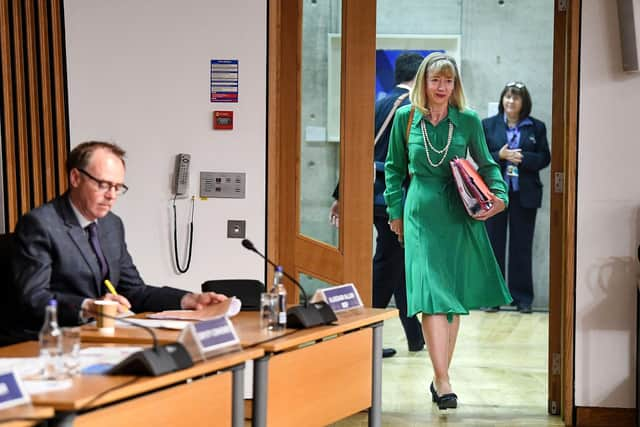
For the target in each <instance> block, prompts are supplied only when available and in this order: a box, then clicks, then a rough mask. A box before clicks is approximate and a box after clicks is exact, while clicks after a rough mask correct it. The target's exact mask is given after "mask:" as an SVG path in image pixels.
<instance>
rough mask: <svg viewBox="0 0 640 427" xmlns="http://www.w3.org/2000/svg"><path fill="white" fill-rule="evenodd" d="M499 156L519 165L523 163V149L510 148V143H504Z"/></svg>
mask: <svg viewBox="0 0 640 427" xmlns="http://www.w3.org/2000/svg"><path fill="white" fill-rule="evenodd" d="M498 157H500V158H501V159H502V160H506V161H508V162H511V163H513V164H514V165H519V164H520V163H522V157H523V156H522V149H520V148H516V149H515V150H510V149H509V144H504V145H503V146H502V148H501V149H500V151H499V152H498Z"/></svg>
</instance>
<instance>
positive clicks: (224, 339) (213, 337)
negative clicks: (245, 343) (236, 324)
mask: <svg viewBox="0 0 640 427" xmlns="http://www.w3.org/2000/svg"><path fill="white" fill-rule="evenodd" d="M191 326H192V327H193V329H194V335H195V337H196V340H197V342H198V343H199V345H200V348H201V351H202V353H203V354H206V353H209V352H210V351H212V350H218V349H220V348H223V347H228V346H231V345H236V344H239V343H240V341H239V339H238V335H237V334H236V331H235V329H234V328H233V325H232V324H231V320H229V319H228V318H227V317H225V316H221V317H216V318H215V319H210V320H203V321H202V322H198V323H196V324H194V325H191Z"/></svg>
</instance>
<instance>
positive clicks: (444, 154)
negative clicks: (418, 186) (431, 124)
mask: <svg viewBox="0 0 640 427" xmlns="http://www.w3.org/2000/svg"><path fill="white" fill-rule="evenodd" d="M420 128H421V129H422V141H423V142H424V151H425V152H426V153H427V161H428V162H429V164H430V165H431V166H432V167H434V168H437V167H438V166H440V165H441V164H442V163H443V162H444V159H446V158H447V153H448V152H449V146H450V145H451V139H452V138H453V123H451V120H449V136H448V137H447V145H445V146H444V148H443V149H442V150H438V149H437V148H436V147H434V146H433V144H431V140H430V139H429V133H427V125H426V123H425V120H424V119H423V120H421V121H420ZM429 148H431V150H433V151H434V152H435V153H436V154H440V155H442V157H441V158H440V161H439V162H437V163H434V162H433V161H431V155H429Z"/></svg>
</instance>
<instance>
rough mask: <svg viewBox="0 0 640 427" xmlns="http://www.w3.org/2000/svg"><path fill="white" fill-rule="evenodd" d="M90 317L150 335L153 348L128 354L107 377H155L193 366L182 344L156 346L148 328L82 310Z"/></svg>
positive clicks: (119, 318)
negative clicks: (121, 324) (105, 319)
mask: <svg viewBox="0 0 640 427" xmlns="http://www.w3.org/2000/svg"><path fill="white" fill-rule="evenodd" d="M84 311H85V312H87V313H89V314H91V315H92V316H94V317H96V316H102V317H106V318H107V319H114V320H116V321H117V322H122V323H126V324H127V325H132V326H135V327H137V328H142V329H144V330H145V331H146V332H148V333H149V335H151V338H152V340H153V346H152V347H151V348H146V349H144V350H140V351H137V352H135V353H132V354H130V355H129V356H128V357H127V358H126V359H124V360H122V361H120V362H119V363H118V364H116V365H114V366H113V367H112V368H110V369H109V370H108V371H107V372H106V373H107V374H108V375H137V376H151V377H157V376H159V375H164V374H167V373H169V372H174V371H179V370H181V369H186V368H190V367H191V366H193V359H192V358H191V355H189V352H188V351H187V349H186V348H185V347H184V345H182V343H179V342H174V343H170V344H163V345H160V344H158V337H157V336H156V333H155V332H154V331H153V329H151V328H150V327H148V326H143V325H140V324H139V323H136V322H132V321H130V320H128V319H125V318H122V317H117V316H111V315H108V314H103V313H98V312H97V311H94V310H84Z"/></svg>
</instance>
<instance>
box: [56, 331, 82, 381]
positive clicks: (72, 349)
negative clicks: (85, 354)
mask: <svg viewBox="0 0 640 427" xmlns="http://www.w3.org/2000/svg"><path fill="white" fill-rule="evenodd" d="M60 331H61V333H60V338H61V342H62V367H63V370H64V372H65V373H66V374H68V375H75V374H77V373H78V372H79V371H80V369H79V368H80V358H79V357H80V328H78V327H75V328H72V327H65V328H61V329H60Z"/></svg>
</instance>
